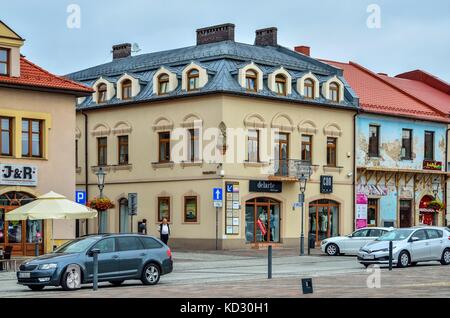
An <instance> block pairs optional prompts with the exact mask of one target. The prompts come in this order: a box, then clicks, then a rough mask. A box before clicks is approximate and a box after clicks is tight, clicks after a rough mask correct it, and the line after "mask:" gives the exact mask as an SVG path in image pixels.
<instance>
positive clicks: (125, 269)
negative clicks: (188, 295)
mask: <svg viewBox="0 0 450 318" xmlns="http://www.w3.org/2000/svg"><path fill="white" fill-rule="evenodd" d="M94 249H96V250H97V251H99V252H100V253H99V254H98V281H99V282H102V281H108V282H110V283H111V284H113V285H116V286H118V285H120V284H122V283H123V282H124V281H125V280H132V279H139V280H141V281H142V283H143V284H145V285H155V284H157V283H158V282H159V279H160V277H161V275H165V274H168V273H170V272H172V268H173V261H172V253H171V251H170V248H169V247H168V246H167V245H165V244H164V243H163V242H161V241H160V240H158V239H157V238H154V237H151V236H146V235H139V234H99V235H90V236H85V237H82V238H78V239H75V240H72V241H69V242H67V243H66V244H64V245H62V246H61V247H59V248H58V249H56V250H55V251H54V252H53V253H51V254H46V255H43V256H40V257H36V258H34V259H32V260H30V261H27V262H25V263H24V264H22V265H21V266H20V268H19V271H18V272H17V280H18V283H19V284H22V285H25V286H28V287H29V288H30V289H32V290H42V289H43V288H44V287H45V286H62V288H63V289H64V290H75V289H78V288H80V287H81V284H87V283H92V282H93V253H92V250H94Z"/></svg>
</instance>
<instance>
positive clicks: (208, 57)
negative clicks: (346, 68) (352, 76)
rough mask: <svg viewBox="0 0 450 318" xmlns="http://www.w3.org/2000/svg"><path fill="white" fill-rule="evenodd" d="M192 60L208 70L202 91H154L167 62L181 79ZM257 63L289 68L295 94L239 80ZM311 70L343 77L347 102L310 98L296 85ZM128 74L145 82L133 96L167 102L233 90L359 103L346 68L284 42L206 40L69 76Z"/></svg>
mask: <svg viewBox="0 0 450 318" xmlns="http://www.w3.org/2000/svg"><path fill="white" fill-rule="evenodd" d="M192 61H195V63H196V64H199V65H200V66H202V67H203V68H205V69H206V70H207V71H208V83H207V84H206V85H205V86H204V87H203V88H202V89H200V91H198V92H196V93H194V92H186V91H182V90H181V85H178V87H177V89H175V90H174V91H173V92H171V93H170V94H167V95H164V96H158V95H155V94H154V93H153V75H154V74H155V73H156V71H157V70H158V69H159V68H160V67H161V66H164V67H166V68H168V69H169V70H170V71H172V72H174V73H175V74H177V76H178V77H179V78H181V72H182V70H183V69H184V67H185V66H186V65H188V64H190V63H191V62H192ZM251 61H252V62H254V63H255V64H257V65H258V66H259V67H260V68H261V70H262V71H263V72H264V74H265V76H267V74H269V73H271V72H273V71H274V70H275V69H277V68H279V67H280V66H283V67H284V68H285V69H286V70H287V71H288V72H289V73H290V74H291V76H292V78H293V83H292V86H293V89H292V94H290V95H289V96H277V95H276V94H275V93H273V92H272V91H270V90H269V88H268V87H267V83H266V81H264V87H263V89H262V90H261V91H259V92H258V93H248V92H246V90H245V89H244V88H242V87H241V86H240V85H239V83H238V80H237V72H238V70H239V68H241V67H242V66H243V65H246V64H247V63H249V62H251ZM306 72H312V73H314V74H315V75H316V76H317V77H318V78H319V80H320V81H322V80H326V79H328V78H330V77H332V76H334V75H337V76H338V78H339V79H340V80H341V81H342V82H344V83H345V84H346V90H345V96H344V97H345V100H344V101H343V102H342V103H340V104H332V103H330V102H329V101H327V100H326V99H325V98H323V97H321V98H319V99H316V100H314V101H311V100H308V101H305V100H304V98H303V97H302V96H301V95H300V94H298V92H297V91H296V89H295V88H294V87H295V83H296V79H297V78H299V77H301V76H302V75H304V74H305V73H306ZM124 73H128V74H130V75H132V76H134V77H136V78H139V80H140V83H141V85H142V89H141V91H140V93H139V94H138V95H137V96H135V97H134V98H133V101H134V102H142V101H150V100H156V99H158V100H161V99H165V98H170V97H174V96H183V95H195V94H199V93H200V94H202V93H214V92H229V93H239V94H249V95H255V96H261V97H273V98H279V99H284V100H291V101H305V102H308V103H313V104H328V105H330V106H331V105H333V106H336V107H346V108H357V107H358V98H357V96H356V94H355V93H354V92H353V90H351V88H350V87H349V86H348V84H347V83H346V82H345V80H344V78H343V76H342V70H339V69H337V68H334V67H332V66H330V65H328V64H326V63H323V62H320V61H318V60H315V59H313V58H311V57H308V56H305V55H302V54H299V53H297V52H294V51H292V50H289V49H287V48H284V47H281V46H277V47H271V46H255V45H249V44H243V43H237V42H233V41H223V42H216V43H210V44H203V45H198V46H191V47H185V48H180V49H174V50H169V51H162V52H155V53H149V54H142V55H137V56H131V57H127V58H123V59H117V60H113V61H111V62H109V63H106V64H102V65H98V66H94V67H91V68H88V69H85V70H82V71H79V72H75V73H72V74H69V75H67V77H68V78H70V79H72V80H75V81H79V82H82V83H84V84H86V85H90V86H92V85H93V83H94V82H95V81H96V80H97V79H98V78H100V77H101V76H102V77H104V78H108V79H109V80H110V81H111V82H116V81H117V80H118V79H119V78H120V77H121V76H122V75H123V74H124ZM122 103H124V101H121V100H119V99H117V98H113V99H112V100H110V101H108V102H107V103H106V105H108V106H109V105H116V104H122ZM127 103H129V101H127ZM103 105H105V104H102V105H98V104H96V103H95V102H93V100H92V97H88V98H86V99H85V100H84V101H83V102H82V103H81V104H80V105H78V108H79V109H87V108H97V107H102V106H103Z"/></svg>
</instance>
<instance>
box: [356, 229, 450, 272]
mask: <svg viewBox="0 0 450 318" xmlns="http://www.w3.org/2000/svg"><path fill="white" fill-rule="evenodd" d="M389 241H392V242H393V246H392V247H393V250H392V258H393V259H392V263H393V264H395V265H397V267H406V266H408V265H413V266H414V265H416V264H417V263H418V262H429V261H439V262H441V264H442V265H449V264H450V230H449V229H448V228H445V227H430V226H422V227H414V228H404V229H397V230H395V231H392V232H389V233H386V234H385V235H383V236H381V237H379V238H378V239H376V240H375V241H374V242H372V243H368V244H367V245H365V246H364V247H362V248H361V250H360V251H359V252H358V262H360V263H361V264H363V265H364V266H366V267H367V266H369V265H370V264H388V263H389Z"/></svg>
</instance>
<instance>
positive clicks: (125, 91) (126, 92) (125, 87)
mask: <svg viewBox="0 0 450 318" xmlns="http://www.w3.org/2000/svg"><path fill="white" fill-rule="evenodd" d="M131 88H132V83H131V80H129V79H126V80H124V81H123V82H122V99H123V100H127V99H131V98H132V96H133V95H132V94H133V93H132V89H131Z"/></svg>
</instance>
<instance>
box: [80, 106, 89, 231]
mask: <svg viewBox="0 0 450 318" xmlns="http://www.w3.org/2000/svg"><path fill="white" fill-rule="evenodd" d="M81 114H82V115H83V116H84V188H85V190H86V200H88V199H89V185H88V178H89V163H88V158H89V157H88V149H89V147H88V115H87V114H86V113H85V112H83V111H81ZM85 225H86V234H89V223H88V219H86V222H85Z"/></svg>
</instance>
